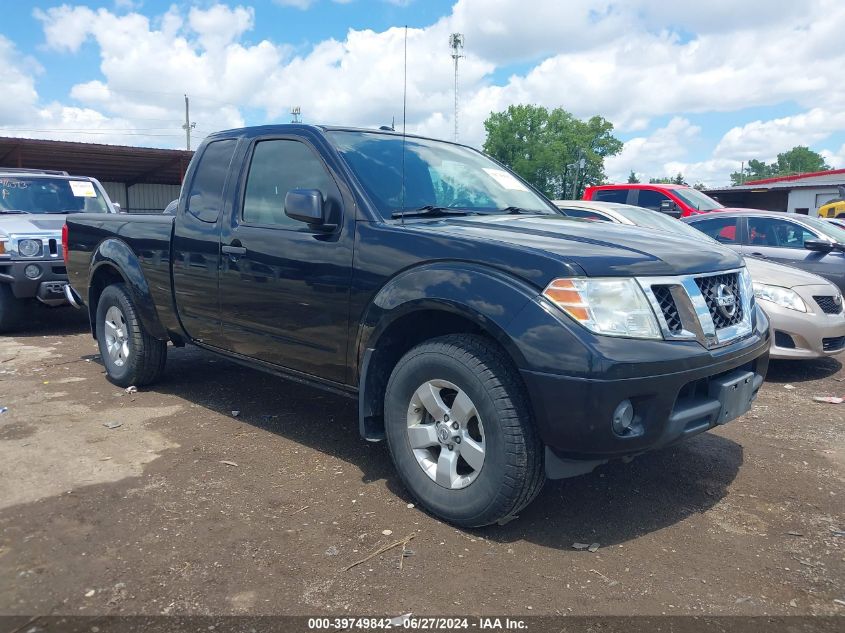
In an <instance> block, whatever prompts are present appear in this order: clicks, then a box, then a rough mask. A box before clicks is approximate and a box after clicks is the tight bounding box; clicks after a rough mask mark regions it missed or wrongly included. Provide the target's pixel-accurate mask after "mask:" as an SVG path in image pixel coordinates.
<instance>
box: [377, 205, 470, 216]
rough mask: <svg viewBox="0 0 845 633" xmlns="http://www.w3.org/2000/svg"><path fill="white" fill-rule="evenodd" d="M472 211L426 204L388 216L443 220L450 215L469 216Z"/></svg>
mask: <svg viewBox="0 0 845 633" xmlns="http://www.w3.org/2000/svg"><path fill="white" fill-rule="evenodd" d="M471 213H473V211H469V210H467V209H454V208H452V207H439V206H437V205H434V204H427V205H425V206H423V207H417V208H416V209H408V210H406V211H396V212H394V213H391V214H390V217H392V218H409V217H429V218H445V217H449V216H452V215H469V214H471Z"/></svg>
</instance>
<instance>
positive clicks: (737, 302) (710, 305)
mask: <svg viewBox="0 0 845 633" xmlns="http://www.w3.org/2000/svg"><path fill="white" fill-rule="evenodd" d="M695 283H696V284H697V285H698V289H699V290H701V294H702V295H704V301H705V302H706V303H707V309H708V310H710V316H711V317H712V318H713V325H714V326H716V329H717V330H721V329H722V328H726V327H730V326H732V325H737V324H739V323H741V322H742V318H743V312H742V300H741V295H740V291H739V275H738V274H737V273H727V274H724V275H710V276H708V277H697V278H696V279H695ZM722 286H724V288H723V289H722V292H721V298H723V299H724V298H727V297H730V296H732V297H733V299H734V303H733V307H732V309H733V313H732V314H731V306H730V305H727V306H722V305H720V304H719V298H720V290H719V289H720V288H722Z"/></svg>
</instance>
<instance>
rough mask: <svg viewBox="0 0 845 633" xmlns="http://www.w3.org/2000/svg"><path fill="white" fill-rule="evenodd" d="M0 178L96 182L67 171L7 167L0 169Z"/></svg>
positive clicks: (90, 178)
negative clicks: (30, 177)
mask: <svg viewBox="0 0 845 633" xmlns="http://www.w3.org/2000/svg"><path fill="white" fill-rule="evenodd" d="M0 176H14V177H16V178H21V177H25V176H37V177H38V178H53V179H56V180H69V179H70V180H94V178H92V177H91V176H72V175H71V174H69V173H67V172H66V171H55V170H50V169H45V170H41V169H17V168H15V169H12V168H7V167H0Z"/></svg>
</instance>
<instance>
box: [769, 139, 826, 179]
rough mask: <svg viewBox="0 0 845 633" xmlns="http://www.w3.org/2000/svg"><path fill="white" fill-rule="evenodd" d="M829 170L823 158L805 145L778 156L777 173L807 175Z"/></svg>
mask: <svg viewBox="0 0 845 633" xmlns="http://www.w3.org/2000/svg"><path fill="white" fill-rule="evenodd" d="M829 169H831V167H830V165H828V164H827V163H826V162H825V160H824V157H823V156H822V155H821V154H819V153H818V152H814V151H813V150H811V149H810V148H809V147H807V146H806V145H798V146H796V147H793V148H792V149H791V150H789V151H788V152H782V153H780V154H778V160H777V173H778V175H781V174H807V173H809V172H813V171H828V170H829Z"/></svg>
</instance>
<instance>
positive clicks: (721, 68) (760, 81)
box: [0, 0, 845, 186]
mask: <svg viewBox="0 0 845 633" xmlns="http://www.w3.org/2000/svg"><path fill="white" fill-rule="evenodd" d="M0 4H2V12H0V86H2V93H0V135H5V136H26V137H33V138H53V139H67V140H74V141H91V142H100V143H114V144H127V145H144V146H154V147H184V146H185V142H186V139H185V133H184V131H183V130H182V124H183V123H184V120H185V112H184V107H185V106H184V96H183V95H184V94H188V95H189V97H190V103H191V120H192V122H195V123H196V128H195V130H194V132H193V143H194V146H195V145H196V143H197V142H198V141H199V140H201V138H202V137H203V136H204V135H206V134H208V133H210V132H213V131H216V130H220V129H227V128H232V127H240V126H243V125H258V124H264V123H286V122H289V121H290V120H291V115H290V111H291V108H292V107H294V106H299V107H300V108H301V111H302V120H303V121H305V122H306V123H318V124H319V123H322V124H339V125H354V126H362V127H378V126H380V125H390V124H391V123H392V122H393V121H395V122H396V125H397V128H398V127H399V126H400V125H401V120H402V103H403V68H404V50H405V43H406V40H405V34H406V29H405V27H406V26H407V110H406V121H407V129H408V131H409V132H414V133H421V134H426V135H431V136H435V137H439V138H449V139H451V138H453V136H454V92H453V86H454V75H453V73H454V67H453V61H452V58H451V51H450V49H449V45H448V44H449V35H450V34H451V33H455V32H458V33H462V34H463V35H464V41H465V47H464V50H463V54H464V57H463V58H462V59H461V60H460V74H459V99H460V110H459V116H458V130H459V139H460V140H461V141H462V142H464V143H467V144H470V145H473V146H476V147H480V146H481V145H482V144H483V142H484V125H483V123H484V120H485V119H486V118H487V116H488V115H489V114H490V113H491V112H496V111H501V110H504V109H505V108H507V106H508V105H510V104H519V103H532V104H537V105H543V106H546V107H549V108H554V107H562V108H564V109H565V110H568V111H570V112H572V113H573V114H575V115H576V116H579V117H582V118H587V117H590V116H593V115H596V114H597V115H601V116H603V117H605V118H607V119H608V120H610V121H611V122H612V123H613V124H614V126H615V129H614V133H615V134H616V136H617V137H618V138H620V139H621V140H623V141H624V142H625V145H624V149H623V150H622V152H621V153H620V154H619V155H618V156H615V157H612V158H609V159H608V160H607V161H606V164H605V167H606V171H607V174H608V178H609V179H610V181H611V182H616V181H624V180H625V179H626V178H627V177H628V174H629V173H630V172H631V171H632V170H633V171H635V172H636V173H637V174H638V175H639V177H640V179H648V178H650V177H662V176H670V175H674V174H676V173H678V172H682V173H683V174H684V175H685V177H686V179H687V181H688V182H690V184H693V183H698V182H701V183H704V184H706V185H708V186H719V185H724V184H727V183H728V182H729V174H730V173H731V172H732V171H735V170H738V169H739V167H740V165H741V164H742V162H743V161H746V162H747V161H748V160H750V159H752V158H756V159H758V160H763V161H767V162H768V161H771V160H774V159H775V157H776V155H777V154H778V152H782V151H785V150H788V149H790V148H792V147H794V146H795V145H799V144H800V145H808V146H810V147H811V148H812V149H814V150H816V151H818V152H820V153H821V154H822V155H823V156H824V157H825V159H826V160H827V162H828V164H830V165H831V166H832V167H837V168H843V167H845V81H843V80H842V75H843V69H845V46H842V37H843V33H845V2H842V1H841V0H744V1H743V2H737V1H736V0H708V2H706V3H705V2H698V1H696V2H683V1H679V0H626V1H610V0H457V1H446V0H251V1H250V0H243V1H241V2H230V1H223V0H179V1H175V2H174V1H172V0H100V1H89V2H73V1H71V2H67V3H61V2H56V1H50V0H32V1H17V0H0Z"/></svg>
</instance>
